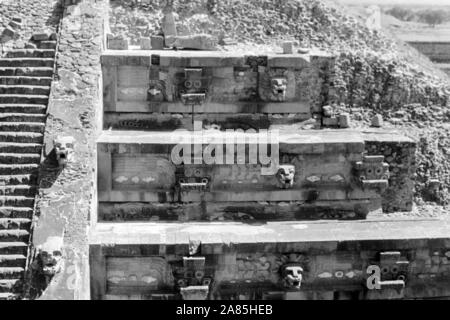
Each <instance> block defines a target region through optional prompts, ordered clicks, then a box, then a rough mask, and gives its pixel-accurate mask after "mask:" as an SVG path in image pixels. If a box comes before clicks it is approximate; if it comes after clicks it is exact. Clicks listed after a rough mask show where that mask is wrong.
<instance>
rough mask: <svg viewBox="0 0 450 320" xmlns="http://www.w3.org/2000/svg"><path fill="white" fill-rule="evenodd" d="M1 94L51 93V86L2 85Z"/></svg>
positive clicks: (0, 87) (0, 86)
mask: <svg viewBox="0 0 450 320" xmlns="http://www.w3.org/2000/svg"><path fill="white" fill-rule="evenodd" d="M0 94H27V95H46V96H48V95H49V94H50V87H49V86H29V85H22V84H19V85H0Z"/></svg>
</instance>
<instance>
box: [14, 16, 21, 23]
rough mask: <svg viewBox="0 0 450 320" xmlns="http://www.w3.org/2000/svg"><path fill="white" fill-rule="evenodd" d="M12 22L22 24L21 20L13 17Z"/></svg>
mask: <svg viewBox="0 0 450 320" xmlns="http://www.w3.org/2000/svg"><path fill="white" fill-rule="evenodd" d="M12 21H14V22H17V23H22V18H19V17H14V18H12Z"/></svg>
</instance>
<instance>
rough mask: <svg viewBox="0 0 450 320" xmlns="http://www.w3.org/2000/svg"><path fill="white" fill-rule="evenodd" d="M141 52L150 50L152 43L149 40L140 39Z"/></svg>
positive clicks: (145, 38)
mask: <svg viewBox="0 0 450 320" xmlns="http://www.w3.org/2000/svg"><path fill="white" fill-rule="evenodd" d="M140 44H141V50H150V49H151V48H152V42H151V39H150V38H147V37H142V38H141V41H140Z"/></svg>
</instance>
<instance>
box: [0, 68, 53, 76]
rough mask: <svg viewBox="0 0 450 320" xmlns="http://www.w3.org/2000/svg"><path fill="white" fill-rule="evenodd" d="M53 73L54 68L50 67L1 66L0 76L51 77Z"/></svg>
mask: <svg viewBox="0 0 450 320" xmlns="http://www.w3.org/2000/svg"><path fill="white" fill-rule="evenodd" d="M52 75H53V68H50V67H29V68H25V67H20V68H11V67H0V76H7V77H12V76H16V77H22V76H23V77H51V76H52Z"/></svg>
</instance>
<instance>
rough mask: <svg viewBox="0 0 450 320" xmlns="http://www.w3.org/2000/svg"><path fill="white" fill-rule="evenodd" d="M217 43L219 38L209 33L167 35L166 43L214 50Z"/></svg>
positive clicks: (170, 45) (188, 47)
mask: <svg viewBox="0 0 450 320" xmlns="http://www.w3.org/2000/svg"><path fill="white" fill-rule="evenodd" d="M217 43H218V40H217V38H216V37H214V36H211V35H208V34H197V35H192V36H166V37H165V45H166V46H167V47H175V48H184V49H197V50H214V49H215V48H216V47H217Z"/></svg>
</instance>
